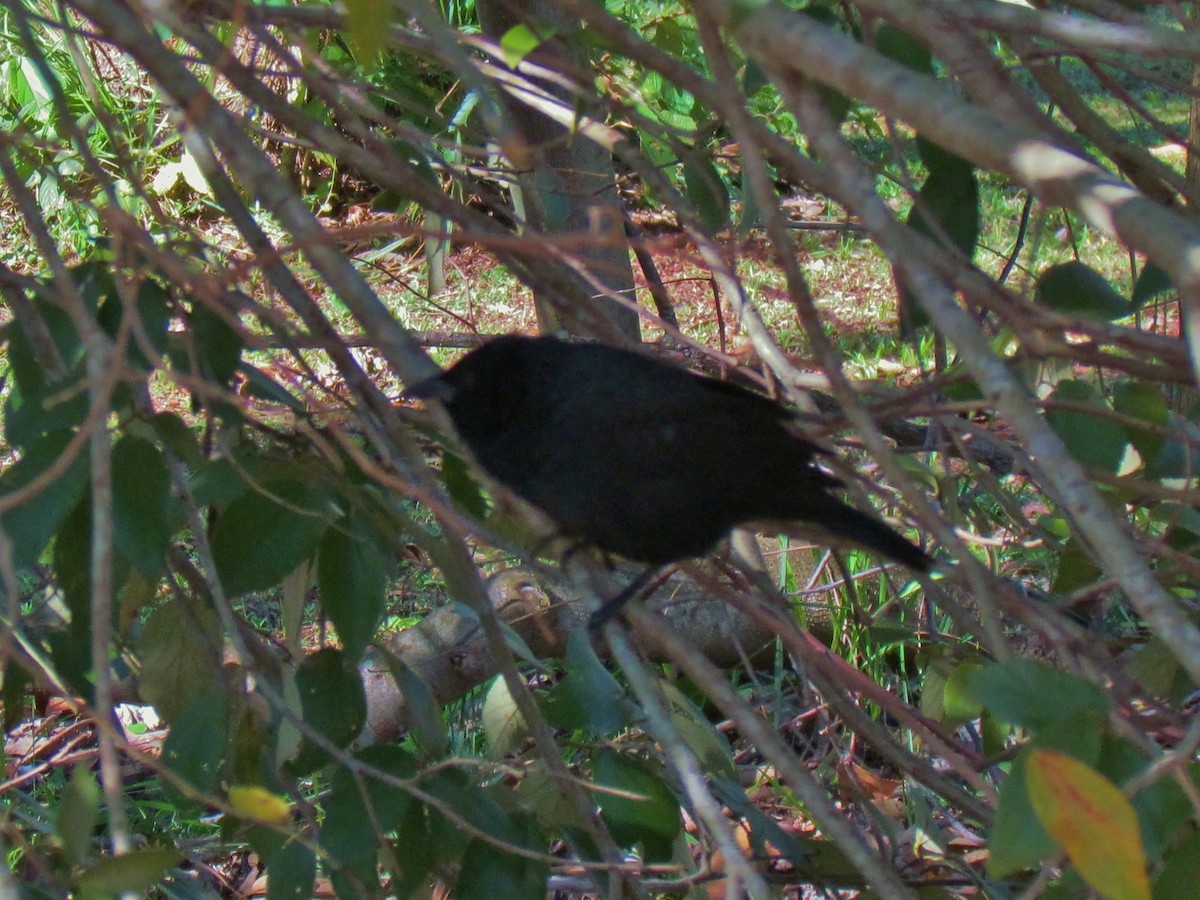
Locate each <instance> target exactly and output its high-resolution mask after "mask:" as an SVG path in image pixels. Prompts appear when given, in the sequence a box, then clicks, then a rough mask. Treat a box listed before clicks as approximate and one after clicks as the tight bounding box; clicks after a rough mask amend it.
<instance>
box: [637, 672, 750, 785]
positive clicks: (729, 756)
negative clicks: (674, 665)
mask: <svg viewBox="0 0 1200 900" xmlns="http://www.w3.org/2000/svg"><path fill="white" fill-rule="evenodd" d="M659 687H660V688H661V689H662V692H663V696H664V697H665V698H666V700H667V703H668V704H670V710H671V725H672V726H673V727H674V728H675V730H676V732H678V734H679V737H680V739H681V740H682V741H683V743H684V744H686V745H687V747H688V749H689V750H691V751H692V753H693V754H695V756H696V759H698V760H699V761H700V765H701V767H702V768H703V769H704V771H705V773H707V774H708V775H709V776H710V777H723V778H736V777H737V768H736V766H734V763H733V753H732V752H731V751H730V749H729V740H728V739H727V738H726V737H725V736H724V735H723V734H721V733H720V732H719V731H717V729H716V728H714V727H713V724H712V722H710V721H709V720H708V718H707V717H706V716H705V715H704V712H703V710H701V709H700V708H699V707H698V706H696V704H695V703H693V702H692V701H691V700H690V699H688V697H687V696H686V695H685V694H684V693H683V691H681V690H680V689H679V686H678V685H677V684H675V683H674V682H670V681H663V680H660V682H659ZM622 699H623V698H622ZM631 712H632V710H631Z"/></svg>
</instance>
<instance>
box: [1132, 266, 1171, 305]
mask: <svg viewBox="0 0 1200 900" xmlns="http://www.w3.org/2000/svg"><path fill="white" fill-rule="evenodd" d="M1174 289H1175V286H1174V285H1172V284H1171V279H1170V276H1168V275H1167V273H1166V270H1165V269H1163V268H1162V266H1160V265H1158V263H1153V262H1151V263H1146V265H1144V266H1143V267H1142V271H1140V272H1139V273H1138V277H1137V281H1135V282H1134V283H1133V304H1132V305H1133V308H1134V309H1135V310H1136V309H1141V308H1142V307H1143V306H1145V305H1146V304H1147V303H1149V302H1150V301H1151V300H1153V299H1154V298H1155V297H1157V296H1159V295H1160V294H1165V293H1167V292H1168V291H1172V290H1174Z"/></svg>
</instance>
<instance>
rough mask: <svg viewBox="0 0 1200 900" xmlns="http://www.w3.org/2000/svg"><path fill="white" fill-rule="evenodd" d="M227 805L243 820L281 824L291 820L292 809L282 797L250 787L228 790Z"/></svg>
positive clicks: (237, 787)
mask: <svg viewBox="0 0 1200 900" xmlns="http://www.w3.org/2000/svg"><path fill="white" fill-rule="evenodd" d="M229 805H230V806H231V807H232V808H233V811H234V813H236V814H237V815H238V816H240V817H241V818H243V819H254V820H255V821H258V822H271V823H274V824H276V825H278V824H282V823H283V822H286V821H287V820H288V819H290V818H291V815H292V807H291V805H290V804H289V803H288V802H287V801H286V800H284V799H283V798H282V797H280V796H278V795H276V794H272V793H271V792H270V791H268V790H264V789H263V788H260V787H254V786H252V785H240V786H236V787H231V788H230V789H229Z"/></svg>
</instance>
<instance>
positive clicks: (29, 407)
mask: <svg viewBox="0 0 1200 900" xmlns="http://www.w3.org/2000/svg"><path fill="white" fill-rule="evenodd" d="M89 402H90V401H89V398H88V392H87V378H86V374H85V372H84V369H83V366H82V365H79V366H76V367H75V368H74V369H73V370H71V371H70V372H68V373H67V375H66V376H65V377H63V378H62V379H60V380H58V381H46V382H44V383H42V384H38V385H36V386H34V387H32V388H25V389H22V388H20V387H18V386H16V385H14V388H13V390H12V391H11V392H10V393H9V395H8V397H7V398H6V399H5V403H4V416H5V418H4V436H5V439H6V440H7V441H8V442H9V443H11V444H13V445H16V446H19V447H27V446H29V445H30V444H33V443H34V442H35V441H37V439H38V438H40V437H42V436H43V435H48V434H53V433H55V432H62V433H65V432H67V431H73V430H74V429H75V428H76V427H77V426H79V425H82V424H83V422H84V420H85V419H86V418H87V414H88V408H89Z"/></svg>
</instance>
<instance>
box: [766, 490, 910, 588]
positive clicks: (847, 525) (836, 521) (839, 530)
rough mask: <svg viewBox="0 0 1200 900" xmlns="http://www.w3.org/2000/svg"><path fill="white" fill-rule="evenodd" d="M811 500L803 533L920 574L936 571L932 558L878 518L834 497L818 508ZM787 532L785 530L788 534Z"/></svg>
mask: <svg viewBox="0 0 1200 900" xmlns="http://www.w3.org/2000/svg"><path fill="white" fill-rule="evenodd" d="M808 499H809V505H808V506H807V508H806V509H805V511H804V518H803V520H801V521H802V522H803V530H804V531H805V532H808V533H810V534H811V536H812V537H820V536H822V535H824V536H827V537H830V538H833V539H834V540H833V541H832V542H833V543H837V542H838V541H845V542H847V543H849V544H853V545H854V546H856V547H860V548H862V549H863V550H870V551H873V552H875V553H877V554H879V555H880V556H882V557H884V558H886V559H889V560H891V561H892V562H898V563H900V564H901V565H904V566H907V567H908V568H910V569H913V570H914V571H917V572H928V571H930V570H931V569H933V568H934V561H933V558H932V557H930V556H929V555H928V554H927V553H926V552H925V551H924V550H922V549H921V548H920V547H918V546H917V545H916V544H914V543H912V542H911V541H909V540H908V539H907V538H905V537H902V536H901V535H899V534H898V533H896V531H894V530H893V529H892V528H891V527H890V526H888V525H886V524H884V523H883V522H882V521H881V520H880V519H878V518H876V517H875V516H873V515H869V514H868V513H864V512H860V511H859V510H857V509H855V508H854V507H852V506H848V505H846V504H845V503H843V502H842V501H840V500H838V499H837V498H835V497H830V496H825V497H824V498H823V500H824V503H822V504H820V508H819V509H814V508H813V507H812V505H811V502H812V498H811V496H810V497H809V498H808ZM788 530H789V529H787V528H784V529H783V531H784V532H785V533H786V532H787V531H788Z"/></svg>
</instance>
